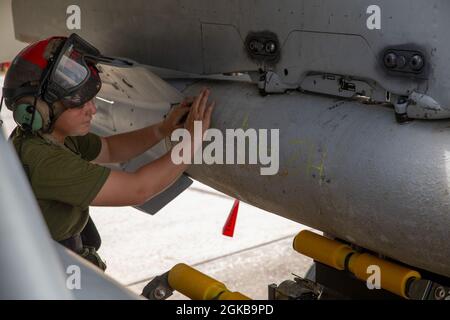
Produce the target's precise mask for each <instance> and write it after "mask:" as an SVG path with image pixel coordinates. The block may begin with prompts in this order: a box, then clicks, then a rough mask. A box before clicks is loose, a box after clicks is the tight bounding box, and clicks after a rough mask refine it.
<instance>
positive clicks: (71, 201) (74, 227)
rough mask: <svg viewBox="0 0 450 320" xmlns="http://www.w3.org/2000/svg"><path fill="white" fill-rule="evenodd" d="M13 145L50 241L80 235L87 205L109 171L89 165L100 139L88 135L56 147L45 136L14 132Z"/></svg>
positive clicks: (99, 148) (101, 185)
mask: <svg viewBox="0 0 450 320" xmlns="http://www.w3.org/2000/svg"><path fill="white" fill-rule="evenodd" d="M13 144H14V147H15V148H16V151H17V153H18V154H19V157H20V160H21V161H22V165H23V166H24V168H25V171H26V174H27V176H28V179H29V181H30V184H31V187H32V189H33V192H34V194H35V196H36V199H37V201H38V203H39V206H40V208H41V211H42V213H43V215H44V219H45V221H46V223H47V225H48V227H49V230H50V233H51V235H52V238H53V239H54V240H56V241H62V240H66V239H69V238H71V237H73V236H74V235H78V234H80V233H81V231H82V230H83V229H84V227H85V226H86V224H87V222H88V219H89V205H90V204H91V202H92V201H93V200H94V198H95V197H96V196H97V194H98V192H99V191H100V189H101V188H102V187H103V185H104V183H105V182H106V179H107V178H108V176H109V174H110V169H108V168H106V167H102V166H99V165H96V164H93V163H91V162H90V161H93V160H95V159H96V158H97V157H98V155H99V154H100V151H101V147H102V143H101V139H100V137H98V136H96V135H94V134H92V133H89V134H87V135H86V136H83V137H67V138H66V139H65V143H64V144H58V143H57V142H55V141H53V140H52V139H51V136H49V135H38V134H35V135H32V134H26V133H24V132H22V131H21V130H20V129H16V131H15V134H14V136H13Z"/></svg>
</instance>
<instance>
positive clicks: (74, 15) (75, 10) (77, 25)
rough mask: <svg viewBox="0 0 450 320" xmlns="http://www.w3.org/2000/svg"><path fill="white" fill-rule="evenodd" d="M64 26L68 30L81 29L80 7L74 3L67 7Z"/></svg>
mask: <svg viewBox="0 0 450 320" xmlns="http://www.w3.org/2000/svg"><path fill="white" fill-rule="evenodd" d="M66 14H67V19H66V27H67V29H68V30H81V8H80V7H79V6H77V5H75V4H72V5H70V6H68V7H67V10H66Z"/></svg>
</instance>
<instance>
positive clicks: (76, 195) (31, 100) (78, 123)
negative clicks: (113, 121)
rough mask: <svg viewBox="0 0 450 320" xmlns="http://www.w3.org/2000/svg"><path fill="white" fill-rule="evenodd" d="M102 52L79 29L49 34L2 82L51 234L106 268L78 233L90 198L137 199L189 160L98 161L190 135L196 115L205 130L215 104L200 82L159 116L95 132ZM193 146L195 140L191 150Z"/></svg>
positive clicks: (111, 202)
mask: <svg viewBox="0 0 450 320" xmlns="http://www.w3.org/2000/svg"><path fill="white" fill-rule="evenodd" d="M105 60H108V58H107V57H103V56H101V54H100V52H99V51H98V50H97V49H96V48H94V47H93V46H92V45H90V44H89V43H88V42H86V41H84V40H83V39H81V38H80V37H79V36H77V35H76V34H72V35H71V36H70V37H68V38H66V37H53V38H49V39H46V40H42V41H39V42H37V43H34V44H32V45H30V46H29V47H27V48H25V49H24V50H23V51H21V52H20V53H19V55H18V56H17V57H16V58H15V59H14V60H13V62H12V64H11V67H10V69H9V70H8V73H7V74H6V77H5V81H4V88H3V96H4V99H5V104H6V106H7V107H8V109H9V110H11V111H12V112H13V116H14V120H15V121H16V123H17V124H18V129H17V130H16V131H15V133H14V135H13V137H12V140H13V143H14V146H15V148H16V150H17V153H18V155H19V158H20V161H21V162H22V164H23V167H24V170H25V172H26V174H27V176H28V178H29V181H30V184H31V187H32V189H33V191H34V194H35V196H36V199H37V201H38V203H39V206H40V208H41V211H42V214H43V216H44V219H45V221H46V223H47V226H48V228H49V231H50V234H51V236H52V237H53V239H54V240H56V241H58V242H59V243H61V244H62V245H64V246H66V247H67V248H69V249H70V250H73V251H75V252H76V253H78V254H79V255H81V256H82V257H84V258H86V259H87V260H88V261H90V262H92V263H94V264H95V265H97V266H98V267H100V268H101V269H103V270H104V269H105V268H106V266H105V265H104V263H103V262H102V261H101V259H100V258H99V256H98V254H97V253H96V250H97V249H98V247H99V245H91V244H90V243H89V242H90V241H89V239H87V240H88V241H86V238H85V237H83V234H84V233H87V230H88V229H90V231H92V229H95V226H94V228H92V226H93V223H90V222H91V221H92V220H91V219H90V217H89V206H109V207H112V206H137V205H142V204H144V203H146V202H147V201H149V200H150V199H151V198H153V197H154V196H156V195H158V194H159V193H161V192H162V191H164V190H166V189H167V188H168V187H170V185H172V184H173V183H174V182H175V181H176V180H177V179H178V178H179V177H180V176H181V175H182V174H183V172H184V171H186V170H187V169H188V166H189V165H188V164H187V163H182V164H178V163H177V164H176V163H174V162H173V161H172V157H171V153H170V152H167V153H166V154H165V155H164V156H163V157H161V158H160V159H158V160H156V161H153V162H151V163H149V164H146V165H144V166H143V167H142V168H140V169H139V170H137V171H136V172H132V173H126V172H121V171H114V170H109V169H107V168H105V167H103V166H102V164H111V163H123V162H127V161H129V160H131V159H133V158H135V157H138V156H140V155H141V154H143V153H145V152H146V151H147V150H149V149H150V148H152V147H153V146H155V145H156V144H158V143H159V142H160V141H162V140H163V139H165V138H166V137H169V136H170V135H171V134H172V132H173V131H174V130H176V129H179V128H185V129H186V130H187V131H189V134H190V136H191V137H194V127H195V126H194V123H195V122H196V121H202V122H203V131H206V130H207V129H208V128H209V126H210V121H211V114H212V111H213V104H208V98H209V90H207V89H204V90H203V91H202V93H201V94H200V95H199V96H198V97H196V98H195V99H194V100H193V101H192V102H190V101H188V100H185V101H183V102H182V103H181V104H180V105H179V106H177V107H175V108H173V109H172V110H171V112H169V113H168V115H167V116H166V118H165V119H164V120H163V121H161V122H159V123H157V124H154V125H152V126H149V127H146V128H142V129H140V130H136V131H133V132H128V133H123V134H118V135H114V136H110V137H98V136H96V135H93V134H91V133H89V132H90V129H91V122H92V120H93V117H94V116H95V114H96V112H97V109H96V106H95V103H94V98H95V96H96V95H97V93H98V92H99V90H100V88H101V84H102V83H101V77H100V70H99V69H98V68H97V63H98V62H99V61H105ZM171 102H173V101H171ZM169 104H170V102H168V106H169ZM196 151H197V150H195V149H194V148H192V149H191V150H190V152H191V154H190V156H191V157H193V155H194V153H195V152H196ZM94 231H95V232H89V233H91V234H94V233H96V229H95V230H94ZM97 235H98V233H97Z"/></svg>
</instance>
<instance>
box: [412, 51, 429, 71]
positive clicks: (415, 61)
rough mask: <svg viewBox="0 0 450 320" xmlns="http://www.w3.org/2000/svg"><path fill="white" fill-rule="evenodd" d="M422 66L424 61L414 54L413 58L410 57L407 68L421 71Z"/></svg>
mask: <svg viewBox="0 0 450 320" xmlns="http://www.w3.org/2000/svg"><path fill="white" fill-rule="evenodd" d="M424 65H425V61H424V59H423V57H422V56H421V55H419V54H415V55H414V56H412V58H411V60H410V61H409V66H410V67H411V69H413V70H414V71H420V70H422V68H423V66H424Z"/></svg>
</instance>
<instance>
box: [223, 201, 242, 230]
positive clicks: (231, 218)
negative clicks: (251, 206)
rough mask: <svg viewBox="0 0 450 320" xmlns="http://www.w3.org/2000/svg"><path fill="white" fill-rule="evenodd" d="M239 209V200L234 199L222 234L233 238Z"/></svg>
mask: <svg viewBox="0 0 450 320" xmlns="http://www.w3.org/2000/svg"><path fill="white" fill-rule="evenodd" d="M238 211H239V200H236V201H234V204H233V208H231V211H230V214H229V215H228V219H227V222H225V225H224V226H223V230H222V234H223V235H224V236H227V237H230V238H233V235H234V228H235V226H236V220H237V216H238Z"/></svg>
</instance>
